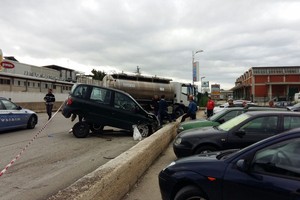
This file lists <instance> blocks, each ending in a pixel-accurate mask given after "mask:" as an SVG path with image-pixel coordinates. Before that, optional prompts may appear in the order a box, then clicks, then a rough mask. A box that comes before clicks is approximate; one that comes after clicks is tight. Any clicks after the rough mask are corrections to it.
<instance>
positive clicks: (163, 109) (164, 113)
mask: <svg viewBox="0 0 300 200" xmlns="http://www.w3.org/2000/svg"><path fill="white" fill-rule="evenodd" d="M165 117H167V118H168V120H169V122H172V119H171V116H170V115H169V113H168V103H167V102H166V100H165V95H164V94H163V95H161V98H160V100H159V103H158V118H159V122H160V125H163V121H164V118H165Z"/></svg>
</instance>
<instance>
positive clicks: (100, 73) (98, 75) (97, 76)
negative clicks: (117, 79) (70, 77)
mask: <svg viewBox="0 0 300 200" xmlns="http://www.w3.org/2000/svg"><path fill="white" fill-rule="evenodd" d="M92 74H93V79H95V80H100V81H102V79H103V77H104V76H105V75H106V73H105V72H104V71H97V70H95V69H93V70H92Z"/></svg>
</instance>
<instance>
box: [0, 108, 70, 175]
mask: <svg viewBox="0 0 300 200" xmlns="http://www.w3.org/2000/svg"><path fill="white" fill-rule="evenodd" d="M63 105H64V103H62V104H61V106H60V107H59V108H58V109H57V111H56V112H55V113H54V114H53V115H52V117H51V118H50V119H49V120H48V121H47V122H46V123H45V124H44V126H43V127H42V128H41V129H40V130H39V131H38V133H37V134H35V136H34V137H33V138H32V139H31V140H30V141H29V143H28V144H27V145H26V146H25V147H24V148H23V149H22V151H21V152H20V153H19V154H18V155H17V156H16V157H15V158H14V159H13V160H12V161H10V163H9V164H8V165H6V167H5V168H4V169H3V170H2V171H1V172H0V177H1V176H2V175H3V174H4V173H5V172H6V171H7V170H8V168H9V167H11V166H12V165H13V164H14V163H15V162H16V161H17V160H18V159H19V158H20V157H21V155H22V154H23V153H24V152H25V150H26V149H27V148H28V147H29V146H30V145H31V144H32V143H33V141H34V140H35V139H36V138H37V137H38V136H39V134H40V133H41V132H43V130H44V129H45V128H46V126H47V125H48V124H49V123H50V121H51V120H52V118H53V117H54V116H55V115H56V114H57V113H58V112H59V111H60V109H61V108H62V106H63Z"/></svg>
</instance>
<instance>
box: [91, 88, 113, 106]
mask: <svg viewBox="0 0 300 200" xmlns="http://www.w3.org/2000/svg"><path fill="white" fill-rule="evenodd" d="M90 99H91V100H93V101H96V102H97V103H102V104H107V105H109V104H110V100H111V91H110V90H107V89H104V88H98V87H93V90H92V92H91V96H90Z"/></svg>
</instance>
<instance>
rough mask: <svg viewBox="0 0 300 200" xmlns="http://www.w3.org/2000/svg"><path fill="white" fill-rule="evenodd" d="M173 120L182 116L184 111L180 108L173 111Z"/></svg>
mask: <svg viewBox="0 0 300 200" xmlns="http://www.w3.org/2000/svg"><path fill="white" fill-rule="evenodd" d="M174 114H175V118H176V119H177V118H178V117H180V116H182V115H183V114H184V110H182V109H181V108H177V109H176V110H175V113H174Z"/></svg>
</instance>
